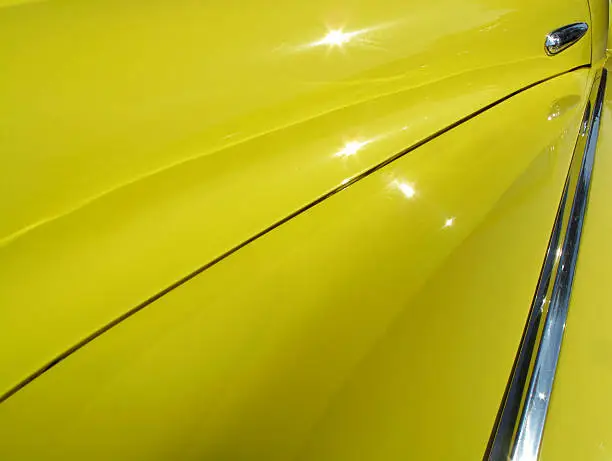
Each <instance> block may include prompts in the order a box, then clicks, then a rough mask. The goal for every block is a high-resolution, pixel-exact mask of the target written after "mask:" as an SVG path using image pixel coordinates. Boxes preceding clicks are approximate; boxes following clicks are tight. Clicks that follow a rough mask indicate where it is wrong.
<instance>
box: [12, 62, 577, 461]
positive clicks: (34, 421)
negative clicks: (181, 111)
mask: <svg viewBox="0 0 612 461" xmlns="http://www.w3.org/2000/svg"><path fill="white" fill-rule="evenodd" d="M588 73H589V72H588V70H587V69H581V70H578V71H575V72H571V73H568V74H566V75H563V76H560V77H558V78H555V79H552V80H550V81H548V82H545V83H542V84H541V85H538V86H535V87H533V88H530V89H528V90H525V91H523V92H521V93H520V94H517V95H516V96H514V97H512V98H510V99H508V100H507V101H505V102H504V103H502V104H499V105H497V106H495V107H493V108H491V109H489V110H487V111H485V112H483V113H481V114H479V115H478V116H476V117H474V118H472V119H470V120H468V121H466V122H465V123H463V124H460V125H459V126H457V127H455V128H453V129H451V130H450V131H448V132H447V133H445V134H443V135H441V136H439V137H437V138H435V139H433V140H431V141H430V142H428V143H426V144H424V145H422V146H420V147H419V148H417V149H415V150H413V151H411V152H409V153H407V154H406V155H404V156H402V157H400V158H398V159H396V160H395V161H394V162H392V163H389V164H388V165H386V166H385V167H384V168H382V169H380V170H378V171H376V172H373V173H372V174H370V175H368V176H367V177H365V178H363V179H361V180H360V181H358V182H356V183H355V184H353V185H352V186H351V187H349V188H347V189H344V190H342V191H340V192H338V193H337V194H334V195H333V196H331V197H329V198H328V199H326V200H324V201H322V202H321V203H319V204H317V205H316V206H314V207H312V208H310V209H308V210H307V211H305V212H304V213H301V214H300V215H299V216H296V217H295V218H293V219H291V220H290V221H288V222H286V223H284V224H282V225H280V226H278V227H277V228H275V229H274V230H272V231H271V232H269V233H267V234H266V235H263V236H262V237H260V238H259V239H257V240H255V241H253V242H252V243H251V244H249V245H247V246H245V247H244V248H243V249H241V250H240V251H238V252H236V253H234V254H232V255H230V256H228V257H227V258H225V259H223V260H221V261H220V262H218V263H217V264H215V265H214V266H212V267H210V268H209V269H208V270H206V271H205V272H203V273H202V274H200V275H199V276H198V277H195V278H193V279H192V280H190V281H188V282H186V283H185V284H183V285H182V286H180V287H177V288H176V289H174V290H172V291H171V292H169V293H167V294H166V295H165V296H163V297H162V298H160V299H158V300H157V301H156V302H154V303H153V304H151V305H150V306H148V307H146V308H145V309H143V310H141V311H139V312H138V313H136V314H134V315H133V316H131V317H130V318H128V319H126V320H125V321H123V322H122V323H120V324H119V325H117V326H115V327H114V328H112V329H110V330H109V331H107V332H106V333H105V334H104V335H102V336H100V337H98V338H96V339H95V340H93V341H91V342H90V343H88V344H86V345H85V346H84V347H82V348H81V349H79V350H77V351H75V352H74V353H73V354H72V355H70V356H69V357H67V358H65V359H64V360H62V361H61V362H60V363H58V364H57V365H56V366H55V367H53V368H51V369H50V370H48V371H47V372H46V373H44V374H43V375H41V376H40V377H38V378H37V379H35V380H34V381H33V382H31V383H30V384H29V385H27V386H25V387H24V388H23V389H21V390H20V391H19V392H17V393H15V394H14V395H12V396H11V397H10V398H8V399H7V400H6V401H4V402H3V403H2V404H1V405H0V433H2V434H3V443H2V444H0V458H2V459H3V460H10V461H13V460H30V459H55V458H61V459H63V460H73V459H74V460H77V459H79V460H80V459H83V458H84V457H86V458H87V459H91V460H95V459H114V460H117V461H119V460H123V459H125V460H137V459H143V460H144V459H146V460H156V459H159V460H164V459H182V460H191V459H193V460H196V459H198V460H200V459H215V460H217V459H266V460H286V459H303V460H317V461H325V460H335V461H339V460H354V459H357V458H359V459H362V460H381V459H382V460H388V459H439V460H448V459H454V460H457V459H466V460H467V459H478V458H480V457H481V456H482V454H483V451H484V447H485V446H486V443H487V439H488V437H489V434H490V429H491V427H492V424H493V421H494V419H495V414H496V412H497V408H498V405H499V402H500V400H501V398H502V394H503V389H504V385H505V383H506V380H507V377H508V370H509V368H510V366H511V363H512V360H513V357H514V354H515V351H516V348H517V346H518V343H519V341H520V333H521V330H522V326H523V324H524V321H525V314H526V311H527V310H528V306H529V304H530V301H531V298H532V296H533V290H534V286H535V282H536V281H537V277H538V274H539V272H540V267H541V261H542V257H543V254H544V251H545V249H546V245H547V241H548V238H549V234H550V229H551V227H552V223H553V221H554V219H555V211H556V208H557V205H558V203H559V199H560V197H561V194H562V190H563V184H564V180H565V177H566V173H567V169H568V166H569V163H570V157H571V154H572V151H573V149H574V144H575V141H576V138H577V135H578V130H579V127H580V121H581V119H582V114H583V111H584V107H585V103H586V92H585V89H586V87H587V85H588V83H589V81H588ZM526 223H528V225H526ZM483 370H486V372H483ZM440 434H445V436H444V437H443V438H440Z"/></svg>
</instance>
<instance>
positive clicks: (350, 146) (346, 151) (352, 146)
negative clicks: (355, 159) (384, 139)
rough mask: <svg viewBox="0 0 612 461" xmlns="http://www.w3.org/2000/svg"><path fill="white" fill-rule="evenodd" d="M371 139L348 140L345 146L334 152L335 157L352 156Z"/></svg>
mask: <svg viewBox="0 0 612 461" xmlns="http://www.w3.org/2000/svg"><path fill="white" fill-rule="evenodd" d="M368 143H369V141H350V142H347V143H346V144H345V145H344V147H343V148H342V149H341V150H339V151H338V152H336V153H335V154H334V156H335V157H351V156H352V155H355V154H356V153H357V152H359V150H360V149H361V148H362V147H363V146H365V145H366V144H368Z"/></svg>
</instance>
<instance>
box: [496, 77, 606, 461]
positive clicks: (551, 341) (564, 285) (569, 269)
mask: <svg viewBox="0 0 612 461" xmlns="http://www.w3.org/2000/svg"><path fill="white" fill-rule="evenodd" d="M606 78H607V73H606V70H605V69H604V70H602V72H601V74H600V75H599V76H598V77H597V78H596V79H595V82H594V83H593V88H592V90H591V94H590V96H589V101H588V103H587V107H586V109H585V113H584V118H583V123H582V125H581V127H580V131H579V134H578V141H577V142H576V147H575V148H574V154H573V157H572V162H571V164H570V169H569V172H568V176H567V179H566V182H565V188H564V190H563V195H562V198H561V203H560V205H559V209H558V211H557V217H556V219H555V223H554V226H553V231H552V235H551V237H550V241H549V244H548V249H547V251H546V256H545V258H544V264H543V267H542V272H541V274H540V280H539V282H538V286H537V288H536V293H535V296H534V299H533V302H532V305H531V310H530V312H529V316H528V318H527V324H526V325H525V330H524V332H523V338H522V340H521V345H520V347H519V351H518V354H517V357H516V359H515V362H514V366H513V369H512V372H511V375H510V380H509V382H508V386H507V388H506V392H505V395H504V398H503V401H502V405H501V407H500V411H499V414H498V417H497V420H496V422H495V425H494V427H493V431H492V434H491V440H490V443H489V446H488V447H487V451H486V453H485V457H484V458H485V460H490V461H501V460H504V461H506V460H511V461H535V460H537V459H538V456H539V453H540V446H541V442H542V435H543V432H544V424H545V422H546V414H547V412H548V406H549V403H550V394H551V391H552V386H553V381H554V378H555V372H556V369H557V362H558V360H559V352H560V350H561V342H562V340H563V332H564V331H565V322H566V319H567V313H568V308H569V300H570V294H571V289H572V282H573V279H574V272H575V268H576V261H577V259H578V247H579V245H580V236H581V233H582V226H583V223H584V217H585V213H586V208H587V199H588V194H589V186H590V183H591V174H592V171H593V161H594V157H595V147H596V144H597V137H598V134H599V125H600V120H601V111H602V106H603V99H604V91H605V88H606ZM591 109H592V110H591Z"/></svg>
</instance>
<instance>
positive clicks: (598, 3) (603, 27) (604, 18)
mask: <svg viewBox="0 0 612 461" xmlns="http://www.w3.org/2000/svg"><path fill="white" fill-rule="evenodd" d="M588 1H589V10H590V12H591V24H590V26H591V37H592V43H593V51H592V60H593V62H594V63H600V64H599V65H600V66H603V64H604V63H605V59H606V49H607V47H608V29H609V26H610V18H609V8H610V0H588ZM602 60H603V61H602Z"/></svg>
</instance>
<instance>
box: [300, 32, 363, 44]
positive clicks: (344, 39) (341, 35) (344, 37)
mask: <svg viewBox="0 0 612 461" xmlns="http://www.w3.org/2000/svg"><path fill="white" fill-rule="evenodd" d="M363 32H364V31H360V30H357V31H354V32H342V30H339V29H337V30H330V31H329V32H328V33H327V34H326V35H325V37H323V38H322V39H321V40H319V41H316V42H313V43H311V44H310V46H321V45H328V46H342V45H345V44H346V43H348V42H350V41H351V39H352V38H353V37H356V36H357V35H360V34H362V33H363Z"/></svg>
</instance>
